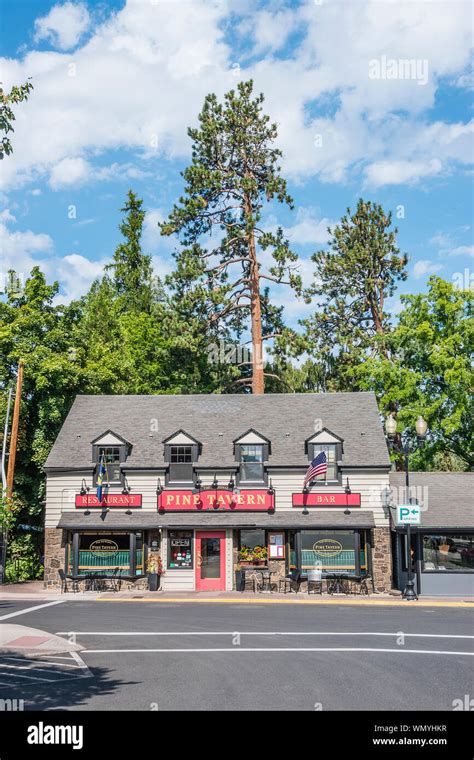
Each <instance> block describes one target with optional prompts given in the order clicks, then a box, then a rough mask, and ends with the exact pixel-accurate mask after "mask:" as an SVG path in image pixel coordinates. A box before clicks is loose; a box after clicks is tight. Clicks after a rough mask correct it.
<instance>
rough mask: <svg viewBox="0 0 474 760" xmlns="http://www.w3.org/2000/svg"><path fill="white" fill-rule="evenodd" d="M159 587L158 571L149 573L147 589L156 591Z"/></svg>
mask: <svg viewBox="0 0 474 760" xmlns="http://www.w3.org/2000/svg"><path fill="white" fill-rule="evenodd" d="M159 588H160V576H159V575H158V573H149V574H148V590H149V591H158V589H159Z"/></svg>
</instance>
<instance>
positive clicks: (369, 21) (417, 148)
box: [2, 0, 471, 187]
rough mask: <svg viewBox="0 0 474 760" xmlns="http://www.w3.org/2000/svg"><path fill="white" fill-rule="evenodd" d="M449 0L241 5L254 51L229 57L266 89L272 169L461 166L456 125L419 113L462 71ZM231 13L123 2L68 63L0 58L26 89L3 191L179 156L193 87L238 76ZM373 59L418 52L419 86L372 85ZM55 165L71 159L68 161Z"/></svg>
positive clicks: (222, 86) (335, 172)
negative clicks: (252, 57)
mask: <svg viewBox="0 0 474 760" xmlns="http://www.w3.org/2000/svg"><path fill="white" fill-rule="evenodd" d="M453 4H455V5H456V12H454V11H453V12H449V13H448V12H447V10H446V4H444V3H440V2H436V0H433V2H424V1H423V0H421V1H417V0H413V2H409V3H406V2H388V3H387V2H379V0H366V1H365V2H362V1H361V2H357V3H341V2H338V0H333V1H332V2H330V3H329V2H328V3H322V4H319V3H314V2H313V0H307V1H306V2H305V3H303V4H302V5H301V6H294V7H291V9H290V8H286V9H284V10H282V9H281V7H278V4H275V5H271V6H270V8H266V9H264V10H261V11H255V8H254V7H253V5H252V4H250V3H244V4H243V5H242V6H240V8H239V11H238V13H240V14H241V16H240V23H243V24H244V27H245V23H247V26H248V25H249V23H250V24H251V25H252V28H253V30H254V33H253V37H252V40H251V44H253V45H254V46H255V49H256V50H258V51H260V53H261V52H262V51H263V53H264V55H266V58H263V59H262V60H260V61H257V62H255V63H254V62H252V64H251V65H247V66H246V65H245V63H244V62H242V63H240V64H239V65H240V68H241V72H240V74H241V78H248V77H250V76H252V77H253V78H254V80H255V86H256V89H257V90H258V91H260V90H261V91H263V92H264V93H265V96H266V103H265V110H266V111H267V112H268V113H269V114H270V115H271V117H272V118H273V119H275V120H276V121H277V122H278V125H279V145H280V147H281V148H282V150H283V153H284V159H283V164H282V167H283V171H284V173H286V174H287V175H288V176H290V177H291V178H293V179H294V180H304V179H305V178H306V177H309V176H315V175H317V176H319V177H320V178H321V179H323V180H325V181H328V182H344V181H346V180H347V179H350V178H351V175H352V173H356V172H360V171H361V170H364V168H365V167H367V168H366V178H367V181H368V182H372V183H373V184H376V185H378V186H380V185H382V184H384V183H388V184H390V183H393V181H394V180H396V181H397V182H400V181H401V182H403V181H407V182H416V181H419V179H420V178H423V177H431V176H436V175H438V174H444V173H446V172H449V171H450V170H452V168H453V167H456V166H457V164H461V165H464V164H466V163H467V162H468V160H469V131H468V130H469V125H465V124H462V123H460V124H455V125H452V124H445V123H443V122H439V123H437V124H436V125H429V124H426V123H425V122H424V121H423V114H424V112H426V111H427V110H428V109H430V108H431V107H432V106H433V104H434V102H435V96H436V92H437V88H438V83H439V80H440V79H441V78H444V79H446V78H450V80H451V81H453V80H454V79H455V78H456V77H459V76H461V75H462V74H463V73H464V72H465V71H466V66H467V62H468V60H469V49H470V43H471V40H470V13H471V5H470V2H455V3H453ZM453 4H451V6H452V5H453ZM71 7H72V8H73V9H74V8H75V9H76V11H71V10H69V17H70V14H71V13H76V12H77V8H80V7H81V6H77V5H76V6H72V4H71V3H69V4H66V5H63V6H55V8H59V9H61V8H62V9H64V8H69V9H70V8H71ZM273 9H274V10H273ZM53 10H54V9H53ZM235 13H236V12H235V8H234V7H233V6H232V4H229V3H226V2H221V1H220V0H193V2H186V3H185V2H182V1H181V0H168V1H167V2H159V0H156V1H153V2H144V1H143V0H128V2H127V4H126V5H125V7H124V8H122V9H121V10H119V11H117V12H115V13H112V14H111V15H110V16H109V18H108V19H107V20H106V21H105V22H103V23H101V24H98V25H97V27H96V28H95V30H94V32H93V34H92V36H91V37H90V38H89V39H88V41H87V42H86V43H85V44H84V45H83V46H82V47H79V48H78V49H77V50H75V52H74V56H73V57H72V58H71V56H70V55H69V54H67V55H65V54H61V53H57V52H37V51H32V52H30V53H28V54H27V55H26V56H25V57H24V59H22V60H12V59H4V60H3V66H2V68H3V73H2V79H3V80H4V82H5V83H6V84H7V85H8V84H10V83H17V82H21V81H24V80H25V78H26V77H27V76H32V77H33V83H34V85H35V90H34V91H33V93H32V94H31V97H30V100H29V101H28V102H27V103H22V104H21V107H20V106H19V107H18V109H17V121H16V127H15V133H14V135H13V142H14V149H15V152H14V154H13V155H12V156H10V157H9V160H8V162H4V163H5V166H2V170H3V175H4V182H5V186H6V187H15V186H19V185H21V183H22V182H23V183H24V182H29V181H34V180H35V179H40V178H42V177H43V176H45V175H46V176H49V174H50V173H51V171H53V178H52V181H53V183H54V182H56V183H57V186H58V187H60V186H62V185H61V181H63V180H64V179H65V180H66V185H65V186H70V184H71V182H72V179H73V177H74V172H76V180H75V181H77V182H89V181H92V180H94V179H97V178H98V177H97V175H96V174H95V173H94V172H92V171H90V170H89V171H88V165H89V164H90V165H94V164H95V161H96V156H98V155H99V154H102V153H104V151H107V150H108V149H113V150H120V149H122V150H131V151H135V152H138V153H139V154H140V155H141V157H142V158H143V159H144V160H147V161H148V159H150V157H153V156H156V157H165V158H182V157H183V156H188V155H189V150H190V141H189V138H188V137H187V134H186V128H187V127H188V126H189V125H190V124H195V123H196V119H197V114H198V112H199V110H200V108H201V106H202V102H203V98H204V96H205V94H207V93H208V92H210V91H214V92H216V93H217V94H218V95H219V96H222V93H223V92H225V91H227V90H229V89H230V88H231V87H235V85H236V82H237V80H236V77H235V73H236V72H235V69H233V68H232V67H233V66H234V67H235V64H236V62H237V63H238V54H236V52H235V51H233V50H232V49H231V47H230V45H229V44H228V43H227V42H226V40H225V39H224V32H225V28H226V24H227V25H228V24H229V22H230V21H231V20H232V19H233V18H234V16H233V14H235ZM51 15H52V11H51V13H50V14H49V15H48V17H47V18H48V19H49V21H48V24H49V26H47V25H46V21H45V20H44V19H42V20H40V21H41V24H39V26H40V33H41V30H43V31H45V30H47V29H49V28H50V27H51V28H53V22H51V18H50V16H51ZM53 21H54V19H53ZM84 23H85V22H84ZM296 28H301V30H302V39H301V42H300V43H299V44H298V46H297V47H295V48H294V49H292V50H291V52H290V53H289V54H288V56H287V57H284V56H283V55H282V54H281V50H282V46H283V45H284V44H285V41H286V40H287V33H288V32H290V31H292V30H294V29H296ZM65 29H66V26H65V27H64V29H62V28H61V29H60V25H59V24H58V23H56V24H55V26H54V30H55V31H53V32H52V33H55V34H57V35H60V31H61V34H63V37H62V38H61V37H59V39H60V42H61V39H62V44H64V45H66V43H67V42H70V41H71V39H76V38H77V33H78V32H77V27H76V31H75V34H76V37H75V36H74V35H73V34H72V32H71V34H70V36H69V37H67V34H66V31H65ZM64 35H66V36H64ZM276 50H278V51H280V54H279V56H278V57H272V56H271V53H272V52H274V51H276ZM382 56H387V57H390V56H392V57H394V58H396V59H397V60H398V59H408V60H411V59H415V60H421V61H424V60H426V61H427V62H428V71H429V76H428V81H427V83H426V85H425V86H420V85H419V83H418V81H416V79H413V80H410V79H408V80H407V79H396V80H390V81H388V80H374V79H371V78H370V77H369V61H371V60H373V59H379V58H381V57H382ZM236 58H237V61H236ZM70 64H73V68H71V66H70ZM325 104H329V105H330V111H329V112H328V111H327V109H325ZM31 125H34V129H32V128H31ZM318 136H320V138H319V137H318ZM63 161H74V162H75V164H70V165H69V169H68V165H67V164H66V165H62V164H61V162H63ZM78 162H83V163H78ZM408 164H409V165H410V167H411V168H410V167H409V166H408ZM58 165H59V167H58ZM146 168H147V169H148V166H147V167H146ZM99 171H100V170H99ZM404 178H405V179H404Z"/></svg>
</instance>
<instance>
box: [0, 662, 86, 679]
mask: <svg viewBox="0 0 474 760" xmlns="http://www.w3.org/2000/svg"><path fill="white" fill-rule="evenodd" d="M75 667H76V670H77V666H75ZM2 668H12V669H13V670H29V671H30V672H32V671H34V672H36V671H38V672H42V673H51V671H50V670H47V669H46V668H36V667H35V666H34V665H33V667H29V666H28V665H7V664H6V663H4V662H2V663H0V670H1V669H2ZM56 673H57V674H58V675H64V676H69V673H68V672H67V671H63V672H61V671H60V670H57V671H56Z"/></svg>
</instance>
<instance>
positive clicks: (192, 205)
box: [161, 81, 301, 393]
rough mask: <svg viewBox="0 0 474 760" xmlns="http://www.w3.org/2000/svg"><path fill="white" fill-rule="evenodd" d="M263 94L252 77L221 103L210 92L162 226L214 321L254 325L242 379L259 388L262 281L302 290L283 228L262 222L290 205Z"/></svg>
mask: <svg viewBox="0 0 474 760" xmlns="http://www.w3.org/2000/svg"><path fill="white" fill-rule="evenodd" d="M263 100H264V98H263V95H259V96H257V97H253V83H252V82H251V81H249V82H242V83H240V84H239V85H238V89H237V92H236V91H234V90H231V91H230V92H229V93H227V94H226V95H225V97H224V103H223V104H222V103H219V102H218V100H217V98H216V96H215V95H208V96H207V97H206V99H205V101H204V107H203V109H202V111H201V113H200V115H199V127H197V128H192V129H189V130H188V134H189V136H190V137H191V139H192V141H193V148H192V161H191V164H190V166H189V167H188V168H187V169H186V170H185V171H184V172H183V177H184V180H185V183H186V185H185V194H184V196H183V197H181V198H180V200H179V203H178V204H177V205H175V206H174V208H173V210H172V212H171V214H170V216H169V219H168V220H167V221H166V222H165V223H163V224H162V225H161V230H162V233H163V234H165V235H172V234H178V236H180V239H181V242H182V245H183V246H184V248H183V250H182V251H181V252H180V253H179V256H178V276H180V275H181V276H185V278H186V280H187V281H192V282H193V283H194V288H195V291H196V298H197V300H198V301H201V302H202V303H205V304H206V319H207V322H208V325H209V326H210V327H212V326H213V325H214V324H216V323H219V324H223V323H224V324H228V325H231V327H232V328H233V329H235V330H236V332H237V333H242V332H243V330H244V328H245V327H247V329H248V328H249V332H250V334H251V341H252V361H251V364H252V372H251V375H250V376H244V377H242V378H240V379H239V381H238V382H240V383H241V384H242V385H251V387H252V391H253V393H263V392H264V387H265V382H264V368H263V341H264V340H266V338H267V337H268V336H266V335H265V334H264V328H263V325H262V287H261V281H262V280H265V281H266V282H273V283H278V284H285V285H287V286H289V287H291V288H293V289H294V290H295V292H297V293H299V292H300V290H301V279H300V277H299V275H298V274H297V272H296V264H295V262H296V261H297V256H296V254H294V253H293V252H292V251H291V250H290V248H289V245H288V241H287V240H286V239H285V238H284V235H283V231H282V229H281V228H278V229H277V230H276V231H272V230H270V229H263V228H262V211H263V208H264V205H265V203H268V202H270V201H272V200H276V201H278V202H279V203H285V204H287V205H289V206H291V205H292V200H291V198H290V196H289V195H288V193H287V189H286V182H285V180H284V179H283V178H282V177H281V175H280V167H279V166H278V161H279V159H280V156H281V153H280V151H279V150H278V149H277V148H276V147H275V145H274V142H275V138H276V136H277V128H276V125H275V124H272V123H270V119H269V117H268V116H266V115H265V114H264V113H263V111H262V103H263ZM206 236H207V237H206ZM204 238H206V240H205V242H204ZM264 264H265V266H264ZM249 318H250V319H249Z"/></svg>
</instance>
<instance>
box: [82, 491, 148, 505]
mask: <svg viewBox="0 0 474 760" xmlns="http://www.w3.org/2000/svg"><path fill="white" fill-rule="evenodd" d="M141 505H142V495H141V493H134V494H131V493H127V494H124V493H114V494H112V493H108V494H104V495H103V497H102V501H99V499H98V498H97V496H95V495H94V494H89V493H87V494H84V495H82V494H76V507H77V508H78V509H80V508H81V507H115V508H117V509H129V507H141Z"/></svg>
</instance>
